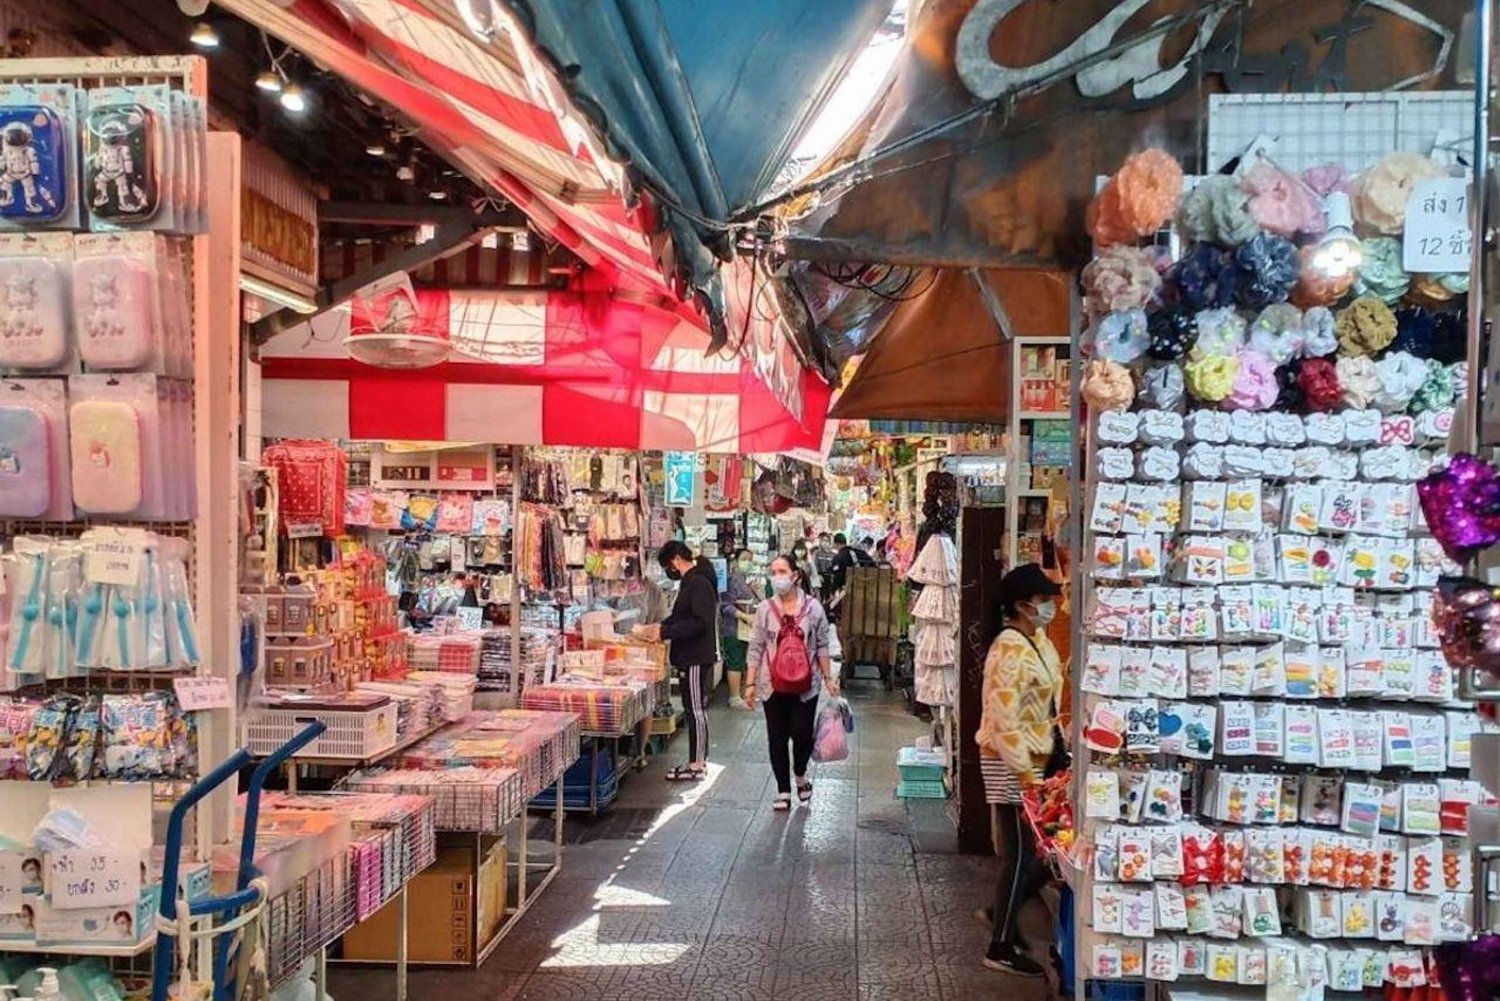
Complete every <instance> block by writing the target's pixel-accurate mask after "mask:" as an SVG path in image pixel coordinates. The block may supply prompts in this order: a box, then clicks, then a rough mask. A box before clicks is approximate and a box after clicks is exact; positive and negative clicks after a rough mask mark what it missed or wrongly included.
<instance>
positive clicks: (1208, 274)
mask: <svg viewBox="0 0 1500 1001" xmlns="http://www.w3.org/2000/svg"><path fill="white" fill-rule="evenodd" d="M1235 275H1236V272H1235V270H1234V267H1233V266H1232V264H1231V262H1230V258H1229V255H1228V254H1226V253H1224V252H1223V251H1221V250H1219V249H1218V248H1217V247H1214V246H1213V245H1212V244H1208V243H1195V244H1193V246H1192V248H1191V249H1190V250H1188V252H1187V255H1186V256H1184V257H1183V258H1182V260H1180V261H1178V262H1177V263H1176V264H1174V265H1172V270H1171V271H1170V272H1169V274H1168V279H1169V280H1170V281H1171V282H1172V284H1173V286H1175V287H1176V289H1177V301H1178V302H1180V303H1182V305H1184V306H1187V307H1188V308H1189V309H1216V308H1219V307H1223V306H1228V305H1229V304H1230V303H1232V302H1234V282H1235Z"/></svg>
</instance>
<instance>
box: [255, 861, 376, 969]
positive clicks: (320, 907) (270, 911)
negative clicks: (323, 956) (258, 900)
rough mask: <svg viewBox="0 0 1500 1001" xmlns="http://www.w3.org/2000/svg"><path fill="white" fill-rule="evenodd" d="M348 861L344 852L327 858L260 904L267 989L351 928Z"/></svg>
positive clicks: (353, 907) (351, 881)
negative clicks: (266, 945)
mask: <svg viewBox="0 0 1500 1001" xmlns="http://www.w3.org/2000/svg"><path fill="white" fill-rule="evenodd" d="M351 859H352V856H351V855H350V854H349V853H348V852H343V853H341V854H339V856H338V857H336V858H332V859H329V860H328V861H327V862H324V863H323V864H322V865H321V866H319V867H318V868H317V869H315V870H313V871H312V872H310V873H308V874H307V875H306V876H303V877H302V878H301V879H299V880H298V881H297V882H296V883H295V884H294V885H293V886H292V887H291V889H289V890H287V891H286V892H285V893H283V894H280V895H279V896H276V897H272V898H271V899H270V900H269V901H267V902H266V916H265V922H266V938H267V941H268V943H269V946H268V949H267V951H268V954H269V956H268V966H267V969H268V971H269V974H270V979H271V986H272V987H275V986H277V985H279V984H281V983H283V982H284V981H286V980H287V979H288V978H289V977H291V976H292V975H293V974H295V973H296V972H297V970H298V969H299V968H300V967H301V965H302V962H303V961H304V960H306V959H307V958H308V957H310V956H314V955H316V954H317V953H319V952H320V951H322V950H323V949H325V948H327V947H328V945H329V944H330V943H332V942H333V940H334V939H336V938H338V937H339V936H340V935H342V934H344V932H346V931H348V930H349V929H350V928H353V927H354V925H355V921H356V917H355V913H356V899H355V898H356V895H357V894H356V881H355V879H354V874H353V871H352V869H351V865H352V862H351Z"/></svg>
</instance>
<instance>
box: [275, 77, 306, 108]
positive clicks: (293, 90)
mask: <svg viewBox="0 0 1500 1001" xmlns="http://www.w3.org/2000/svg"><path fill="white" fill-rule="evenodd" d="M281 106H282V107H283V108H285V109H286V110H288V111H290V112H292V113H293V114H301V113H302V112H304V111H306V110H307V95H306V94H305V93H304V92H303V90H302V88H301V87H299V86H297V84H296V83H289V84H287V85H286V86H285V87H284V88H283V89H282V91H281Z"/></svg>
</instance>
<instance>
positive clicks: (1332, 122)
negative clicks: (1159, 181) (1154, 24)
mask: <svg viewBox="0 0 1500 1001" xmlns="http://www.w3.org/2000/svg"><path fill="white" fill-rule="evenodd" d="M1473 113H1474V95H1473V94H1472V93H1470V92H1468V91H1436V92H1427V93H1421V94H1404V93H1370V94H1215V95H1212V96H1210V97H1209V99H1208V156H1207V161H1206V162H1207V169H1208V171H1210V172H1217V171H1219V170H1220V169H1222V168H1223V166H1224V165H1225V164H1227V163H1228V162H1229V161H1230V160H1233V159H1234V158H1235V157H1237V156H1239V155H1240V154H1242V153H1244V152H1245V150H1246V148H1247V147H1249V146H1250V144H1251V143H1253V142H1255V140H1257V139H1259V138H1261V137H1269V138H1271V139H1274V140H1275V141H1276V148H1275V159H1276V162H1277V163H1278V164H1279V165H1280V166H1282V167H1283V168H1285V169H1287V170H1305V169H1306V168H1308V167H1311V166H1314V165H1316V164H1320V163H1328V162H1330V161H1332V162H1335V163H1340V164H1343V166H1344V168H1345V169H1346V170H1348V171H1349V172H1350V173H1351V174H1353V173H1356V172H1358V171H1361V170H1364V169H1365V168H1366V167H1368V166H1369V165H1370V164H1372V163H1374V162H1375V161H1376V160H1378V159H1380V158H1381V157H1382V156H1384V155H1385V154H1387V153H1390V152H1393V151H1398V150H1405V151H1410V152H1416V153H1423V154H1430V153H1432V152H1433V147H1434V144H1437V143H1439V142H1440V141H1441V143H1442V145H1443V146H1444V147H1445V148H1448V147H1451V148H1453V149H1454V150H1455V151H1458V150H1464V151H1466V150H1467V149H1468V148H1469V147H1470V146H1472V144H1473V134H1474V126H1473V121H1472V118H1473Z"/></svg>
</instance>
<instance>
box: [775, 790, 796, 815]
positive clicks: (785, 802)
mask: <svg viewBox="0 0 1500 1001" xmlns="http://www.w3.org/2000/svg"><path fill="white" fill-rule="evenodd" d="M791 808H792V794H791V793H789V792H780V793H777V794H776V798H775V799H773V800H771V809H773V810H775V811H776V812H777V813H786V812H787V811H788V810H790V809H791Z"/></svg>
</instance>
